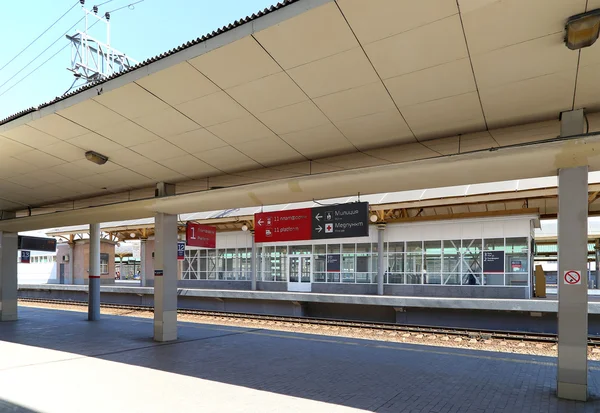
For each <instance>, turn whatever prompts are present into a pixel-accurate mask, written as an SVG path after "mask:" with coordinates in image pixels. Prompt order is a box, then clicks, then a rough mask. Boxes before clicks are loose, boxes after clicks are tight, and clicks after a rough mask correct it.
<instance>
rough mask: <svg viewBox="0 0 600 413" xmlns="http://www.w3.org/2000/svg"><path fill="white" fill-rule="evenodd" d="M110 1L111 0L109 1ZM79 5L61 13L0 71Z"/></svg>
mask: <svg viewBox="0 0 600 413" xmlns="http://www.w3.org/2000/svg"><path fill="white" fill-rule="evenodd" d="M110 1H112V0H110ZM78 4H79V0H78V1H76V2H75V4H73V5H72V6H71V7H70V8H69V9H68V10H67V11H66V12H64V13H63V15H62V16H60V17H59V18H58V19H56V21H55V22H54V23H52V24H51V25H50V26H48V27H47V28H46V30H44V31H43V32H42V33H41V34H40V35H39V36H38V37H36V38H35V39H33V40H32V41H31V43H29V44H28V45H27V46H25V48H24V49H21V51H20V52H19V53H17V54H16V55H15V56H13V58H12V59H10V60H9V61H8V62H6V63H5V64H4V66H2V67H0V71H2V70H4V68H6V66H8V65H9V64H11V63H12V62H13V61H14V60H15V59H16V58H18V57H19V56H21V55H22V54H23V53H24V52H25V51H26V50H27V49H29V48H30V47H31V45H33V44H34V43H35V42H37V41H38V40H39V39H40V38H41V37H42V36H43V35H45V34H46V33H47V32H48V30H50V29H51V28H53V27H54V26H55V25H56V24H57V23H58V22H59V21H61V20H62V19H63V17H65V16H66V15H67V14H69V12H70V11H71V10H73V9H74V8H75V7H76V6H77V5H78Z"/></svg>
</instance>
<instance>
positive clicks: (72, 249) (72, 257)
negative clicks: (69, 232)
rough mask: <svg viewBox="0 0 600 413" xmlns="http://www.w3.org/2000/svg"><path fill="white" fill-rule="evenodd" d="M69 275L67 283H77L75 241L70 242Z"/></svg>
mask: <svg viewBox="0 0 600 413" xmlns="http://www.w3.org/2000/svg"><path fill="white" fill-rule="evenodd" d="M68 268H69V277H68V278H67V284H75V243H74V242H69V263H68Z"/></svg>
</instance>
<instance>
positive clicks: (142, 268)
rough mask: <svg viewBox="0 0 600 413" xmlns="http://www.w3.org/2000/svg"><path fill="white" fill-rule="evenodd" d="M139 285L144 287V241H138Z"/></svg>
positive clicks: (143, 239)
mask: <svg viewBox="0 0 600 413" xmlns="http://www.w3.org/2000/svg"><path fill="white" fill-rule="evenodd" d="M140 285H141V286H142V287H145V286H146V239H145V238H142V239H141V240H140Z"/></svg>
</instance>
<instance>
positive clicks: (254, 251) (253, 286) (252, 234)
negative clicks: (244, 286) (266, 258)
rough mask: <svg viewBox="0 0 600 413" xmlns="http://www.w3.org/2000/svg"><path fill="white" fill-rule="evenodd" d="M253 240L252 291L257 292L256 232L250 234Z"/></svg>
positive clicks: (251, 260)
mask: <svg viewBox="0 0 600 413" xmlns="http://www.w3.org/2000/svg"><path fill="white" fill-rule="evenodd" d="M250 235H251V238H252V257H251V258H250V268H251V275H250V277H251V278H250V280H251V287H252V291H256V242H255V240H254V231H251V232H250Z"/></svg>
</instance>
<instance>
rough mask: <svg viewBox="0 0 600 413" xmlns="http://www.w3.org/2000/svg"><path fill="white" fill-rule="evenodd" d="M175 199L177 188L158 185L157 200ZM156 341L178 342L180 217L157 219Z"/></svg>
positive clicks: (155, 242) (155, 225)
mask: <svg viewBox="0 0 600 413" xmlns="http://www.w3.org/2000/svg"><path fill="white" fill-rule="evenodd" d="M170 195H175V185H170V184H165V183H159V184H158V185H157V189H156V196H157V197H165V196H170ZM154 233H155V240H154V340H155V341H172V340H177V270H178V263H177V215H170V214H163V213H158V214H156V216H155V218H154Z"/></svg>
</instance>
